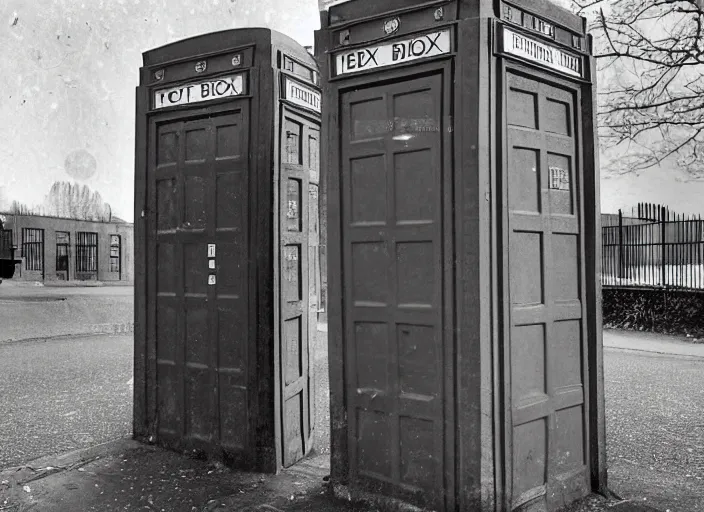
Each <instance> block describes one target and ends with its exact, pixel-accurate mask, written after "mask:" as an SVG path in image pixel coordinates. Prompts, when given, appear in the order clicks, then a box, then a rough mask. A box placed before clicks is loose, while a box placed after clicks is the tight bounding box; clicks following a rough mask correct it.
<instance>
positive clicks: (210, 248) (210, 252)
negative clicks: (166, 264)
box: [208, 244, 215, 258]
mask: <svg viewBox="0 0 704 512" xmlns="http://www.w3.org/2000/svg"><path fill="white" fill-rule="evenodd" d="M214 257H215V244H208V258H214Z"/></svg>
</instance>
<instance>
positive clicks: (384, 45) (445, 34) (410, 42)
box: [329, 24, 455, 80]
mask: <svg viewBox="0 0 704 512" xmlns="http://www.w3.org/2000/svg"><path fill="white" fill-rule="evenodd" d="M435 36H437V38H435ZM441 39H442V40H441ZM418 41H422V42H423V43H424V44H426V43H425V42H426V41H427V45H428V46H429V48H427V51H425V52H424V54H423V55H411V56H410V58H409V57H406V56H405V55H406V54H405V52H406V51H410V52H413V53H415V51H417V48H418V47H417V46H416V42H418ZM445 44H446V45H447V47H446V48H443V47H442V45H445ZM399 45H401V46H399ZM414 47H415V48H414ZM396 49H397V50H396ZM424 49H425V48H424ZM401 50H403V52H404V58H403V59H398V60H397V59H396V57H397V54H395V51H401ZM380 51H381V54H380V53H379V52H380ZM454 53H455V31H454V30H453V27H452V25H451V24H445V25H439V26H437V27H436V28H434V30H430V31H428V30H424V31H423V32H418V33H413V34H404V35H403V36H401V37H398V38H394V39H392V40H389V41H383V42H377V43H373V44H367V45H366V46H363V45H359V46H354V47H351V48H345V49H342V50H337V51H335V52H331V53H330V54H329V55H330V67H329V69H330V79H331V80H334V79H340V78H350V77H352V76H359V75H362V74H365V73H367V72H375V71H381V70H386V69H392V68H396V67H398V66H403V65H407V64H409V63H412V62H413V63H419V62H424V61H426V60H428V59H432V58H443V57H445V58H446V57H450V56H452V55H453V54H454ZM385 54H386V55H385ZM350 55H354V56H360V55H361V58H362V59H367V60H366V61H365V64H364V66H362V67H356V68H355V69H350V70H347V71H342V70H341V69H340V63H343V64H344V61H345V59H346V58H347V60H348V65H349V63H350V61H351V60H352V59H350V58H349V56H350ZM356 58H358V57H356ZM381 58H385V59H386V60H384V61H383V62H382V63H381V64H379V59H381ZM370 62H373V63H374V64H375V65H374V64H372V65H369V64H370Z"/></svg>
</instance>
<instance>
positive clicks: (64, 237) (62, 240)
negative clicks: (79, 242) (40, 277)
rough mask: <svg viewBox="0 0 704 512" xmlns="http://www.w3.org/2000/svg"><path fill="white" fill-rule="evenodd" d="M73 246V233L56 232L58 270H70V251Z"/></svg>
mask: <svg viewBox="0 0 704 512" xmlns="http://www.w3.org/2000/svg"><path fill="white" fill-rule="evenodd" d="M70 247H71V234H70V233H68V232H66V231H57V232H56V270H57V271H66V272H68V253H69V248H70Z"/></svg>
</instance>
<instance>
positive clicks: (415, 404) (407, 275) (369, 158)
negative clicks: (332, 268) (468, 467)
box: [340, 74, 450, 503]
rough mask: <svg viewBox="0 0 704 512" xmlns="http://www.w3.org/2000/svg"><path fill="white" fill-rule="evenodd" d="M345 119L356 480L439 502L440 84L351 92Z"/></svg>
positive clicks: (349, 387)
mask: <svg viewBox="0 0 704 512" xmlns="http://www.w3.org/2000/svg"><path fill="white" fill-rule="evenodd" d="M341 110H342V117H341V130H340V135H341V141H342V144H341V157H342V162H341V166H340V169H341V172H342V176H341V179H340V182H341V190H342V197H341V202H342V241H343V245H342V268H343V281H342V289H343V290H344V294H345V295H344V298H343V304H344V314H343V318H344V326H343V328H344V346H345V350H346V354H345V360H346V370H345V379H346V383H345V385H346V400H347V408H348V410H347V417H348V418H349V425H348V429H349V430H348V432H349V441H348V443H349V461H350V478H351V479H352V480H353V481H355V482H358V483H361V484H362V485H364V486H366V487H368V488H370V489H374V488H378V487H379V485H383V486H387V487H390V488H391V489H394V490H395V491H392V492H402V493H406V494H409V495H410V498H411V499H412V500H413V501H416V502H418V503H428V502H430V503H433V502H435V503H437V501H439V500H440V499H441V497H440V496H436V495H434V492H435V491H436V490H440V489H443V488H444V483H443V482H444V480H443V468H444V456H443V449H444V430H443V428H444V416H443V385H442V383H443V381H444V378H445V371H446V369H445V365H444V364H443V353H444V346H443V343H444V339H443V335H442V292H443V282H442V276H443V274H442V269H443V268H442V261H443V259H442V258H443V254H442V248H443V246H442V244H443V239H442V233H443V228H442V208H443V202H442V180H443V157H442V128H441V123H440V120H441V119H442V115H443V112H442V76H441V75H440V74H437V75H434V76H430V77H423V78H415V79H411V80H406V81H402V82H396V83H393V84H390V85H383V86H374V87H370V88H367V89H360V90H356V91H353V92H348V93H345V94H344V95H343V96H342V108H341ZM447 371H450V369H449V368H448V369H447Z"/></svg>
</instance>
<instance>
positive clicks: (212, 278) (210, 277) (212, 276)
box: [208, 274, 215, 284]
mask: <svg viewBox="0 0 704 512" xmlns="http://www.w3.org/2000/svg"><path fill="white" fill-rule="evenodd" d="M208 284H215V274H209V275H208Z"/></svg>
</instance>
